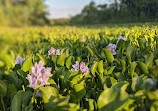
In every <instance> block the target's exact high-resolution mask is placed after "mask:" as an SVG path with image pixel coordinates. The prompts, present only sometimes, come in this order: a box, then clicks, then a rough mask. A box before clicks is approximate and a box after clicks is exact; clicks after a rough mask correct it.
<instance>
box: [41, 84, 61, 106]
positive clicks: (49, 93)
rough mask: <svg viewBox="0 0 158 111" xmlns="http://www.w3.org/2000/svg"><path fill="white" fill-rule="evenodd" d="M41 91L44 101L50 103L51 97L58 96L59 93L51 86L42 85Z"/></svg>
mask: <svg viewBox="0 0 158 111" xmlns="http://www.w3.org/2000/svg"><path fill="white" fill-rule="evenodd" d="M40 91H41V96H42V99H43V101H44V103H48V102H49V100H50V98H54V97H57V95H58V90H57V89H56V88H54V87H51V86H46V87H42V88H40Z"/></svg>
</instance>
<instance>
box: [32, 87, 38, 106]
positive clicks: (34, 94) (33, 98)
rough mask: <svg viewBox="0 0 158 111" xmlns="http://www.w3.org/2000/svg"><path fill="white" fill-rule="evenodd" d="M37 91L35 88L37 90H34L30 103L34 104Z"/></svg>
mask: <svg viewBox="0 0 158 111" xmlns="http://www.w3.org/2000/svg"><path fill="white" fill-rule="evenodd" d="M36 92H37V90H36V89H35V90H34V93H33V96H32V98H31V101H30V104H33V103H34V101H35V96H36Z"/></svg>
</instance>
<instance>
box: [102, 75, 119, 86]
mask: <svg viewBox="0 0 158 111" xmlns="http://www.w3.org/2000/svg"><path fill="white" fill-rule="evenodd" d="M104 83H105V84H106V86H107V87H108V88H110V87H111V86H112V85H114V84H115V83H117V80H116V79H114V78H113V77H107V78H106V79H105V81H104Z"/></svg>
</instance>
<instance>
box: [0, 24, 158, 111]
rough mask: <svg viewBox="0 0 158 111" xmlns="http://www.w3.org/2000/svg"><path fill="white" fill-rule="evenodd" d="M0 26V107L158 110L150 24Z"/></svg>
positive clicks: (157, 64) (156, 52) (156, 55)
mask: <svg viewBox="0 0 158 111" xmlns="http://www.w3.org/2000/svg"><path fill="white" fill-rule="evenodd" d="M0 30H1V32H0V44H1V47H0V99H1V101H0V110H4V111H5V110H6V111H10V110H11V111H33V110H47V111H52V110H53V111H55V110H56V111H59V110H60V111H61V110H64V111H65V110H69V111H81V110H84V111H86V110H89V111H93V110H103V111H105V110H106V111H114V110H117V111H133V110H136V111H140V110H146V111H147V110H151V111H157V110H158V84H157V80H158V35H157V32H158V28H157V27H156V26H151V27H149V26H142V27H139V26H134V27H129V28H127V27H114V28H108V27H105V28H96V27H89V28H86V27H80V28H77V27H68V26H67V27H57V26H56V27H30V28H4V27H3V28H1V29H0ZM8 32H9V33H8ZM121 36H122V37H121ZM124 36H125V37H124ZM118 37H119V38H118ZM110 43H111V45H109V44H110ZM51 47H52V48H51ZM18 57H21V58H25V59H23V60H22V59H21V58H18ZM84 63H85V64H84ZM79 66H80V67H79ZM40 74H42V76H40ZM36 80H37V81H36ZM47 80H48V81H47ZM41 81H42V82H41Z"/></svg>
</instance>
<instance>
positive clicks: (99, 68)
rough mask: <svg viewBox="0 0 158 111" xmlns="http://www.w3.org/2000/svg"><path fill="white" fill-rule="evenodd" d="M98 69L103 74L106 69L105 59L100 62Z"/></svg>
mask: <svg viewBox="0 0 158 111" xmlns="http://www.w3.org/2000/svg"><path fill="white" fill-rule="evenodd" d="M98 71H99V73H100V74H103V72H104V69H103V60H101V61H99V62H98Z"/></svg>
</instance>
